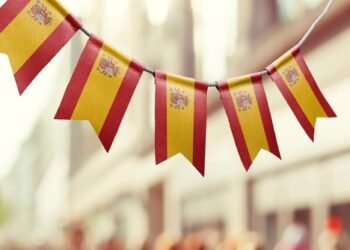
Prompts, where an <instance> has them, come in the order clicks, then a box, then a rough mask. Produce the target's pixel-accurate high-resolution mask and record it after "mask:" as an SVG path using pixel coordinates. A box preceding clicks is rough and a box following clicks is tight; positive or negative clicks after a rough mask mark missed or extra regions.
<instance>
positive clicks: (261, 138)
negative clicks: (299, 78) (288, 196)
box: [219, 73, 281, 171]
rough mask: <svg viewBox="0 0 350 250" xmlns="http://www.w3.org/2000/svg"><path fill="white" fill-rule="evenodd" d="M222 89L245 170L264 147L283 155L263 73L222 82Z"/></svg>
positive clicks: (222, 96)
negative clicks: (263, 80)
mask: <svg viewBox="0 0 350 250" xmlns="http://www.w3.org/2000/svg"><path fill="white" fill-rule="evenodd" d="M219 91H220V96H221V101H222V103H223V105H224V108H225V111H226V114H227V117H228V120H229V122H230V127H231V131H232V134H233V137H234V139H235V142H236V145H237V149H238V152H239V155H240V158H241V160H242V162H243V165H244V167H245V169H246V170H247V171H248V170H249V168H250V166H251V165H252V163H253V161H254V159H255V158H256V157H257V156H258V154H259V152H260V150H262V149H264V150H267V151H269V152H271V153H272V154H274V155H276V156H277V157H279V158H281V156H280V152H279V149H278V145H277V140H276V135H275V131H274V128H273V123H272V118H271V113H270V109H269V106H268V103H267V98H266V94H265V91H264V87H263V85H262V75H261V74H260V73H256V74H253V75H248V76H242V77H239V78H233V79H231V80H228V81H222V82H219Z"/></svg>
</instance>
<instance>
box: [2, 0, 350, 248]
mask: <svg viewBox="0 0 350 250" xmlns="http://www.w3.org/2000/svg"><path fill="white" fill-rule="evenodd" d="M4 2H5V1H4V0H2V1H1V0H0V4H3V3H4ZM61 2H62V3H63V4H64V5H65V6H66V7H67V8H68V9H70V10H71V11H72V12H73V13H74V14H75V15H76V16H77V17H79V18H80V19H81V20H82V22H83V23H84V25H85V26H86V28H87V29H88V30H90V31H92V32H94V33H95V34H98V35H99V36H101V37H102V38H103V39H104V40H105V41H107V42H108V43H110V44H111V45H112V46H113V47H115V48H117V49H119V50H121V51H123V52H124V53H126V54H128V55H130V56H132V57H134V58H136V59H137V60H139V61H141V62H142V63H144V64H145V65H147V66H150V67H154V68H159V69H162V70H164V71H168V72H171V73H176V74H181V75H186V76H189V77H196V78H198V79H203V80H207V81H214V80H221V79H225V78H228V77H232V76H237V75H240V74H245V73H250V72H254V71H257V70H261V69H263V68H264V67H265V66H267V65H268V64H269V63H271V62H272V61H273V60H274V59H276V58H277V57H278V56H279V55H281V54H282V53H283V52H284V51H286V50H287V49H289V48H291V47H292V46H293V45H294V44H295V43H296V42H297V41H298V40H299V39H300V38H301V36H302V35H303V33H304V32H305V31H306V30H307V28H308V27H309V26H310V24H311V23H312V21H313V20H314V19H315V18H316V17H317V15H318V14H319V13H320V12H321V11H322V9H323V8H324V6H325V4H326V2H327V1H324V0H216V1H213V0H191V1H189V0H144V1H143V0H61ZM349 12H350V2H349V1H348V0H338V1H335V4H334V6H333V8H332V10H331V12H330V14H329V15H328V16H327V17H326V19H324V21H323V22H322V23H321V24H320V26H319V27H318V28H317V29H316V30H315V32H314V33H313V34H312V36H311V37H310V39H309V40H308V41H307V42H306V44H305V46H304V47H303V51H304V52H305V54H306V60H307V62H308V64H309V66H310V68H311V70H312V72H313V73H314V75H315V78H316V80H317V81H318V83H319V85H320V87H321V89H322V90H323V92H324V94H325V96H326V97H327V99H328V100H329V102H330V103H331V105H332V106H333V108H334V109H335V111H336V113H337V114H338V116H339V117H338V118H337V119H329V120H319V122H318V126H317V131H316V141H315V143H312V142H310V140H309V139H308V137H307V136H306V134H305V133H304V132H303V130H302V128H301V127H300V125H299V124H298V122H297V120H296V118H295V117H294V115H293V114H292V112H291V110H290V109H289V108H288V105H287V104H286V102H285V101H284V99H283V98H282V96H281V94H280V93H279V91H278V90H277V88H276V87H275V86H274V84H272V82H271V81H270V80H269V79H267V78H266V79H265V80H264V81H265V86H266V91H267V95H268V99H269V103H270V106H271V110H272V115H273V120H274V125H275V129H276V133H277V139H278V142H279V146H280V149H281V152H282V157H283V160H282V161H280V160H278V159H276V158H274V157H273V156H272V155H270V154H267V153H266V152H262V153H261V154H260V155H259V157H258V159H257V160H256V161H255V163H254V165H253V167H252V169H251V171H250V172H249V173H246V172H245V171H244V168H243V166H242V163H241V162H240V160H239V156H238V153H237V150H236V147H235V145H234V141H233V138H232V136H231V131H230V129H229V125H228V121H227V118H226V116H225V114H224V111H223V108H222V107H221V105H220V103H219V95H218V93H217V91H216V89H215V88H212V89H210V90H209V103H208V108H209V114H208V132H207V138H208V139H207V147H206V149H207V156H206V167H207V171H206V177H205V178H203V177H201V176H200V174H198V173H197V172H196V170H195V169H194V168H193V167H192V166H191V164H189V163H188V162H187V161H186V160H185V159H184V158H183V157H182V156H177V157H174V158H173V159H171V160H169V161H168V162H166V163H164V164H162V165H160V166H155V162H154V149H153V148H154V142H153V138H154V84H153V79H152V77H151V76H149V75H147V74H144V75H143V77H142V80H141V82H140V84H139V86H138V88H137V91H136V93H135V95H134V97H133V99H132V102H131V104H130V107H129V109H128V111H127V114H126V116H125V119H124V121H123V123H122V126H121V129H120V130H119V133H118V135H117V138H116V140H115V143H114V144H113V148H112V150H111V152H110V153H109V154H107V153H105V151H104V150H103V148H102V146H101V144H100V142H99V140H98V138H97V136H96V135H95V134H94V131H93V129H92V128H91V127H90V125H89V124H88V123H86V122H68V121H55V120H53V116H54V114H55V111H56V109H57V107H58V105H59V103H60V99H61V98H62V96H63V93H64V90H65V87H66V85H67V83H68V81H69V79H70V76H71V73H72V71H73V70H74V67H75V65H76V63H77V60H78V57H79V55H80V53H81V51H82V49H83V46H84V43H85V42H86V40H87V38H86V37H85V36H84V35H83V34H82V33H79V34H77V35H76V36H75V37H74V39H73V40H72V42H70V43H69V44H68V45H67V46H66V47H65V48H64V49H63V50H62V51H61V52H60V53H59V54H58V56H57V57H56V58H55V59H54V60H53V61H52V62H51V63H50V64H49V65H48V66H47V67H46V68H45V69H44V71H43V72H42V73H41V74H40V75H39V76H38V77H37V78H36V79H35V81H34V82H33V84H32V85H31V86H30V88H29V89H28V91H27V92H26V93H25V94H24V95H23V96H22V97H19V96H18V93H17V89H16V87H15V86H16V85H15V82H14V78H13V75H12V72H11V68H10V65H9V62H8V58H7V57H6V55H3V54H0V65H1V66H0V79H1V84H0V116H1V123H0V189H1V190H0V191H1V192H0V245H1V244H4V247H2V248H1V249H12V248H9V246H10V245H12V246H15V245H17V246H22V247H29V246H39V245H45V244H47V246H55V247H56V249H76V250H77V249H97V246H98V245H100V246H101V243H103V242H106V241H108V240H110V239H115V240H116V241H118V244H119V248H101V249H120V248H121V249H153V248H154V249H166V247H165V246H164V245H166V243H164V242H166V240H165V239H164V238H165V236H164V235H166V237H167V239H168V241H173V242H175V241H178V240H181V239H183V238H184V237H186V236H189V235H197V237H198V238H201V241H202V243H203V245H204V246H205V249H216V248H218V247H220V246H221V248H222V249H225V248H227V249H236V248H234V247H233V246H232V247H229V246H228V245H229V242H231V241H235V240H236V242H239V241H244V242H245V243H244V244H245V248H244V247H242V248H237V249H247V250H248V249H258V248H257V247H258V246H264V248H263V249H267V250H271V249H274V247H275V246H276V244H277V243H278V242H281V241H283V239H284V238H288V237H289V236H290V235H292V236H294V238H295V237H299V236H298V232H299V231H301V233H300V235H305V236H303V237H304V238H305V239H304V240H305V241H306V242H307V243H308V244H309V246H310V249H321V248H319V242H320V241H321V240H322V232H323V231H324V230H325V228H326V227H327V226H329V224H332V220H331V222H330V217H331V218H333V224H337V223H338V224H337V225H338V226H339V227H341V225H342V228H343V230H344V233H345V231H346V230H350V181H349V177H350V129H349V127H350V111H349V108H348V107H349V105H350V98H349V97H350V19H349ZM327 221H328V223H327ZM334 221H335V222H334ZM333 224H332V225H333ZM293 225H294V226H295V227H296V228H297V226H298V227H299V229H300V230H299V231H298V230H297V229H295V230H294V231H293V230H289V231H288V228H290V227H292V226H293ZM285 229H287V231H286V230H285ZM301 229H302V230H301ZM291 231H293V232H292V233H291ZM293 233H294V235H293ZM349 233H350V231H349ZM292 236H290V237H289V238H293V237H292ZM300 238H302V237H301V236H300ZM72 239H73V240H72ZM74 239H75V242H76V243H75V244H77V245H79V242H80V241H81V242H83V244H84V247H85V248H69V244H72V241H74ZM161 239H162V240H163V242H161V241H162V240H161ZM247 242H250V243H249V244H247ZM162 244H163V245H162ZM237 244H239V243H237ZM5 245H7V247H5ZM254 245H256V248H254V247H253V246H254ZM13 249H14V248H13ZM16 249H17V248H16ZM188 249H191V247H188ZM192 249H194V247H192ZM260 249H262V248H260ZM281 249H282V248H281ZM286 249H287V248H286ZM290 249H291V248H290ZM344 249H345V248H344ZM346 249H348V248H346Z"/></svg>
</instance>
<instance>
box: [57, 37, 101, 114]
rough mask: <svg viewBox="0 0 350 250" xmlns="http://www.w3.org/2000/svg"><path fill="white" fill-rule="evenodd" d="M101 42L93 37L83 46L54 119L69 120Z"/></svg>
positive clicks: (99, 49)
mask: <svg viewBox="0 0 350 250" xmlns="http://www.w3.org/2000/svg"><path fill="white" fill-rule="evenodd" d="M102 45H103V42H102V41H100V40H99V39H98V38H96V37H95V36H91V37H90V39H89V41H88V42H87V45H86V46H85V48H84V50H83V52H82V54H81V56H80V58H79V62H78V64H77V67H76V69H75V70H74V73H73V76H72V78H71V80H70V82H69V84H68V86H67V89H66V92H65V94H64V97H63V100H62V102H61V105H60V107H59V108H58V111H57V113H56V116H55V119H67V120H69V119H71V117H72V115H73V112H74V110H75V107H76V105H77V103H78V101H79V98H80V96H81V93H82V92H83V89H84V87H85V84H86V82H87V80H88V78H89V75H90V72H91V71H92V68H93V66H94V64H95V61H96V58H97V56H98V54H99V53H100V51H101V48H102Z"/></svg>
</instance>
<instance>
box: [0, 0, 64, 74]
mask: <svg viewBox="0 0 350 250" xmlns="http://www.w3.org/2000/svg"><path fill="white" fill-rule="evenodd" d="M38 2H39V1H37V0H31V1H30V2H29V3H28V5H27V6H26V7H25V8H24V9H23V10H22V11H21V12H20V13H19V15H18V16H17V17H16V18H15V19H14V20H13V21H12V22H11V23H10V24H9V25H8V26H7V27H6V28H5V29H4V30H3V32H1V33H0V48H1V52H3V53H5V54H7V55H8V56H9V58H10V60H11V64H12V67H13V71H14V72H15V73H16V72H17V71H18V70H19V69H20V68H21V66H22V65H23V64H24V63H25V62H26V61H27V60H28V59H29V58H30V56H31V55H32V54H33V53H34V52H35V51H36V50H37V49H38V48H39V47H40V45H41V44H42V43H43V42H44V41H45V40H46V39H47V38H48V37H49V36H50V35H51V34H52V32H53V31H54V30H55V29H56V28H57V27H58V26H59V25H60V24H61V23H62V21H63V20H64V19H65V18H66V16H67V15H68V12H67V11H66V10H65V9H63V8H62V7H61V6H60V5H59V4H58V3H57V1H54V0H46V1H40V3H42V4H43V5H42V6H45V8H47V11H48V12H50V13H51V14H50V17H51V22H50V23H49V24H47V25H45V24H40V23H39V22H38V21H36V20H35V19H34V17H33V15H32V12H31V8H32V7H33V6H34V5H36V4H38ZM19 34H20V35H19ZM23 37H30V39H26V40H25V43H24V41H23Z"/></svg>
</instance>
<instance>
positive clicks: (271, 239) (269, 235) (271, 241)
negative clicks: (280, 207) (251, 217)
mask: <svg viewBox="0 0 350 250" xmlns="http://www.w3.org/2000/svg"><path fill="white" fill-rule="evenodd" d="M265 223H266V224H265V225H266V226H265V235H266V249H273V248H274V246H275V245H276V243H277V214H275V213H272V214H268V215H267V216H266V218H265Z"/></svg>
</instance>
